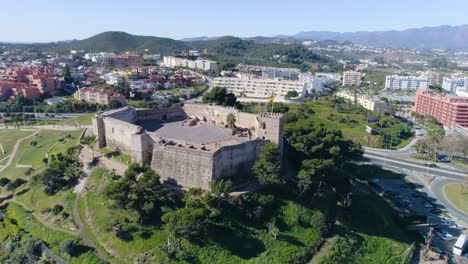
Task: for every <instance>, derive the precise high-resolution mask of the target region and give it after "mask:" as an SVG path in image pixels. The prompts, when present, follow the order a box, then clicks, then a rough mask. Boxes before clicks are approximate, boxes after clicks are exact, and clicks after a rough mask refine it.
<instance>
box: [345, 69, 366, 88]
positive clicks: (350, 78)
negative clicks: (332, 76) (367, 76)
mask: <svg viewBox="0 0 468 264" xmlns="http://www.w3.org/2000/svg"><path fill="white" fill-rule="evenodd" d="M361 78H362V73H360V72H356V71H345V72H344V73H343V85H350V86H357V85H359V84H360V83H361Z"/></svg>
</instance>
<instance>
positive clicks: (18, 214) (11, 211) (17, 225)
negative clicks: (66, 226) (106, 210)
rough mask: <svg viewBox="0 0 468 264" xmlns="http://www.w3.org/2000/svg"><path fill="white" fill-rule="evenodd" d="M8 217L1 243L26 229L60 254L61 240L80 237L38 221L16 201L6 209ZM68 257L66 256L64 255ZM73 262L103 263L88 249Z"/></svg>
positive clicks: (0, 232)
mask: <svg viewBox="0 0 468 264" xmlns="http://www.w3.org/2000/svg"><path fill="white" fill-rule="evenodd" d="M6 213H7V218H6V219H5V220H4V221H3V224H1V225H2V228H0V238H1V239H0V245H1V244H3V243H4V242H6V241H7V239H8V237H9V236H10V235H12V234H18V233H19V232H21V231H24V232H26V233H28V234H30V235H31V236H33V237H36V238H38V239H41V240H42V241H44V242H45V243H46V244H47V245H48V247H49V248H50V249H52V251H54V253H55V254H57V255H59V256H60V249H59V245H60V242H61V241H63V240H64V239H67V238H75V239H78V237H76V236H73V235H70V234H68V233H65V232H61V231H58V230H55V229H52V228H49V227H47V226H45V225H42V224H41V223H40V222H39V221H37V220H36V219H35V218H34V216H33V215H32V214H31V213H30V212H28V211H26V210H25V209H24V208H23V207H21V206H20V205H18V204H16V203H10V204H9V205H8V207H7V210H6ZM62 257H63V258H66V256H62ZM71 263H102V262H101V261H99V259H98V258H97V257H96V256H95V255H94V254H93V253H92V252H90V251H87V252H85V253H83V254H80V255H79V256H76V257H73V258H72V259H71Z"/></svg>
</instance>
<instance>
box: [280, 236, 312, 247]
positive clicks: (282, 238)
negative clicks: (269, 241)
mask: <svg viewBox="0 0 468 264" xmlns="http://www.w3.org/2000/svg"><path fill="white" fill-rule="evenodd" d="M276 239H277V240H280V241H285V242H287V243H289V244H292V245H295V246H298V247H303V246H305V244H304V243H303V242H301V241H299V240H297V238H295V237H293V236H290V235H285V234H279V235H278V237H277V238H276Z"/></svg>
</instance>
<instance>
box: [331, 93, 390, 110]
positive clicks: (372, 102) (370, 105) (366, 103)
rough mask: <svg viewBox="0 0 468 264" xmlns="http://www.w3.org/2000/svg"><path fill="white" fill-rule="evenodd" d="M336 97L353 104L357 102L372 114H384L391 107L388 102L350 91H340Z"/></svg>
mask: <svg viewBox="0 0 468 264" xmlns="http://www.w3.org/2000/svg"><path fill="white" fill-rule="evenodd" d="M336 96H338V97H341V98H344V99H346V100H349V101H351V102H356V103H358V104H359V105H361V106H362V107H364V108H366V109H367V110H370V111H372V112H376V113H380V114H384V113H385V112H387V111H388V110H389V105H388V103H387V102H383V101H380V100H378V99H373V98H371V97H369V96H367V95H364V94H356V95H355V94H354V93H351V92H349V91H339V92H337V93H336Z"/></svg>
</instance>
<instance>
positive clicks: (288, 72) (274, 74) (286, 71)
mask: <svg viewBox="0 0 468 264" xmlns="http://www.w3.org/2000/svg"><path fill="white" fill-rule="evenodd" d="M300 73H301V70H299V69H296V68H274V67H265V68H263V69H262V78H263V79H275V78H280V79H283V80H292V81H296V80H298V78H299V74H300Z"/></svg>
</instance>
